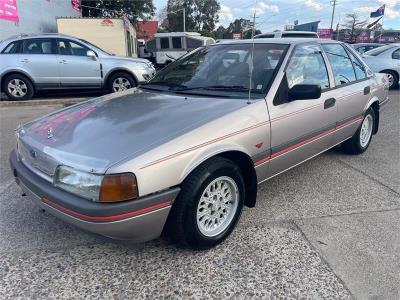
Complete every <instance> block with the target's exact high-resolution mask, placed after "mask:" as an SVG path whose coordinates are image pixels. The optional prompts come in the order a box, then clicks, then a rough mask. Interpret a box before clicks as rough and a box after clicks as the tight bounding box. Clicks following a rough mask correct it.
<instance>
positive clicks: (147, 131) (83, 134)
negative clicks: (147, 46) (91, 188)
mask: <svg viewBox="0 0 400 300" xmlns="http://www.w3.org/2000/svg"><path fill="white" fill-rule="evenodd" d="M245 105H246V101H245V99H243V100H240V99H228V98H227V99H225V98H214V97H212V98H210V97H205V96H189V95H175V94H167V93H154V92H149V91H145V90H141V89H134V90H132V91H129V92H127V93H123V94H111V95H107V96H103V97H100V98H97V99H93V100H90V101H87V102H84V103H81V104H78V105H74V106H71V107H69V108H66V109H63V110H60V111H57V112H55V113H52V114H49V115H47V116H44V117H42V118H40V119H38V120H35V121H33V122H31V123H28V124H25V125H24V126H22V127H21V128H20V129H19V130H18V132H19V133H18V135H19V137H20V138H19V141H20V142H19V144H20V145H19V147H20V148H21V149H24V151H25V156H30V153H33V152H34V153H33V154H34V156H35V158H34V159H32V158H30V160H31V161H32V160H34V162H33V163H36V164H37V167H38V168H39V169H40V170H41V171H43V172H44V173H46V174H47V175H50V176H51V175H52V174H54V170H55V167H56V166H57V165H59V164H64V165H69V166H71V167H76V168H79V169H81V170H88V171H91V172H95V173H104V172H105V171H106V170H107V169H108V168H109V167H110V166H111V165H113V164H115V163H117V162H119V161H121V160H123V159H127V158H130V157H132V158H133V157H136V156H138V155H140V154H143V153H145V152H146V151H148V150H151V149H153V148H155V147H157V146H159V145H161V144H163V143H165V142H168V141H170V140H172V139H174V138H175V137H177V136H179V135H182V134H184V133H187V132H189V131H190V130H193V129H195V128H197V127H199V126H201V125H203V124H205V123H207V122H209V121H212V120H214V119H216V118H219V117H221V116H223V115H225V114H227V113H229V112H232V111H234V110H236V109H240V108H241V107H243V106H245ZM21 151H22V150H21ZM32 151H33V152H32Z"/></svg>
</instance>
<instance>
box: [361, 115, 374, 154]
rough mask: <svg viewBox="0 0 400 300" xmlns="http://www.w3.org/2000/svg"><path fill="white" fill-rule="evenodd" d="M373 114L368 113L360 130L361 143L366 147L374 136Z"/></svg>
mask: <svg viewBox="0 0 400 300" xmlns="http://www.w3.org/2000/svg"><path fill="white" fill-rule="evenodd" d="M372 121H373V120H372V116H371V115H367V116H366V117H365V118H364V121H363V123H362V124H361V130H360V144H361V146H362V147H366V146H367V145H368V143H369V140H370V139H371V136H372V127H373V124H372Z"/></svg>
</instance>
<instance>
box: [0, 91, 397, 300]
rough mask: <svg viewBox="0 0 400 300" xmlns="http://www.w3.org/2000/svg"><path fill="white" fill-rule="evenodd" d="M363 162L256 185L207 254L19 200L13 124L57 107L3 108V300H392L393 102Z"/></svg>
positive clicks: (335, 152) (323, 163) (349, 160)
mask: <svg viewBox="0 0 400 300" xmlns="http://www.w3.org/2000/svg"><path fill="white" fill-rule="evenodd" d="M390 97H391V100H392V101H391V103H390V104H389V105H388V106H387V108H386V109H385V110H384V111H383V112H382V115H381V127H380V130H379V133H378V135H376V136H374V138H373V141H372V143H371V145H370V148H369V149H368V151H367V152H366V153H364V154H362V155H360V156H348V155H346V154H343V153H342V152H341V151H340V148H339V147H337V148H335V149H332V150H330V151H328V152H327V153H325V154H322V155H320V156H318V157H316V158H314V159H312V160H310V161H308V162H306V163H304V164H302V165H300V166H298V167H296V168H294V169H292V170H290V171H288V172H286V173H284V174H281V175H279V176H277V177H275V178H273V179H271V180H270V181H268V182H266V183H264V184H262V185H260V187H259V193H258V202H257V207H256V208H253V209H245V211H244V213H243V215H242V218H241V221H240V224H239V226H238V228H237V230H235V231H234V233H233V234H232V235H231V236H230V237H229V238H228V239H227V240H226V242H224V243H223V244H221V245H219V246H217V247H215V248H213V249H210V250H207V251H191V250H187V249H182V248H179V247H177V246H176V245H174V244H173V243H171V242H170V241H168V240H164V239H158V240H155V241H151V242H148V243H144V244H132V243H130V242H121V241H113V240H110V239H107V238H103V237H100V236H97V235H94V234H90V233H87V232H84V231H82V230H80V229H77V228H75V227H73V226H70V225H68V224H65V223H63V222H62V221H60V220H58V219H55V218H54V217H52V216H51V215H49V214H48V213H46V212H42V211H40V210H39V209H38V208H37V207H36V206H35V205H34V204H33V203H32V202H31V201H29V200H28V199H27V198H26V197H22V196H21V192H20V190H19V188H18V186H17V185H16V184H15V183H14V182H13V179H12V175H11V172H10V170H9V167H8V153H9V151H10V150H11V149H12V148H13V147H14V144H15V142H14V131H13V129H14V128H15V127H16V126H17V125H18V124H19V123H23V122H26V121H28V120H31V119H33V118H35V117H37V116H40V115H43V114H45V113H47V112H50V111H53V110H55V109H57V108H61V107H62V106H63V104H57V105H35V106H29V105H26V106H17V107H0V142H1V143H0V162H1V166H0V237H1V238H0V298H1V299H17V298H20V299H27V298H34V299H60V298H70V299H82V298H90V299H92V298H93V299H110V298H115V299H129V298H132V299H141V298H149V299H157V298H184V299H187V298H201V299H204V298H236V299H246V298H264V299H282V298H284V297H285V299H351V298H355V299H390V300H391V299H400V150H399V149H400V133H399V132H400V92H399V91H392V92H391V94H390Z"/></svg>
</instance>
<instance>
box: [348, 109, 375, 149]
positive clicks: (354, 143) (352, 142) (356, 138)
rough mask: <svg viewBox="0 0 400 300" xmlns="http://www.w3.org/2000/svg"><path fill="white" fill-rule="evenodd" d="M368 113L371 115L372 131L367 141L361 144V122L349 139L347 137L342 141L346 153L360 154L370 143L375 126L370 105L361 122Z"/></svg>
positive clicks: (373, 113) (373, 114)
mask: <svg viewBox="0 0 400 300" xmlns="http://www.w3.org/2000/svg"><path fill="white" fill-rule="evenodd" d="M369 115H370V116H371V117H372V133H371V136H370V137H369V141H368V143H367V144H365V145H364V146H363V145H362V144H361V138H360V134H361V128H362V124H363V123H361V125H360V128H358V129H357V131H356V133H355V134H354V135H353V136H352V137H351V138H350V139H348V140H346V141H344V142H343V143H342V149H343V150H344V151H345V152H346V153H348V154H361V153H363V152H365V151H366V150H367V149H368V147H369V144H370V143H371V140H372V135H373V132H374V127H375V112H374V110H373V109H372V108H371V107H370V108H369V109H368V110H367V112H366V113H365V115H364V118H363V122H364V120H365V119H366V118H367V116H369Z"/></svg>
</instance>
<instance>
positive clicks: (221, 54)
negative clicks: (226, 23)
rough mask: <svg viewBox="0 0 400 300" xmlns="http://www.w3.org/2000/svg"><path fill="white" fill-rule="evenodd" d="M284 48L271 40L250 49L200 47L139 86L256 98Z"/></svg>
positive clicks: (264, 89)
mask: <svg viewBox="0 0 400 300" xmlns="http://www.w3.org/2000/svg"><path fill="white" fill-rule="evenodd" d="M288 47H289V45H287V44H272V43H271V44H269V43H265V44H264V43H262V44H261V43H255V44H254V48H253V44H251V43H242V44H217V45H211V46H207V47H202V48H199V49H197V50H195V51H194V52H192V53H190V54H189V55H186V56H185V57H182V58H181V59H179V60H177V61H175V62H173V63H171V64H170V65H168V66H167V67H166V68H164V69H163V70H161V71H160V72H159V73H158V74H157V75H156V76H155V77H154V78H153V79H152V80H151V81H150V82H149V83H147V84H145V85H142V87H143V88H147V89H155V90H161V91H172V92H175V93H187V94H199V95H210V96H228V97H240V98H243V97H246V95H248V94H250V96H251V97H253V98H254V97H260V96H261V95H263V94H265V93H266V92H267V91H268V89H269V86H270V84H271V82H272V80H273V79H274V77H275V74H276V71H277V69H278V68H279V66H280V64H281V63H282V60H283V58H284V56H285V53H286V51H287V49H288ZM253 53H254V59H252V54H253ZM253 65H254V68H253V71H251V69H252V67H253ZM250 74H252V79H251V80H250ZM250 81H251V82H250ZM250 86H251V91H250V93H249V87H250Z"/></svg>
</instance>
